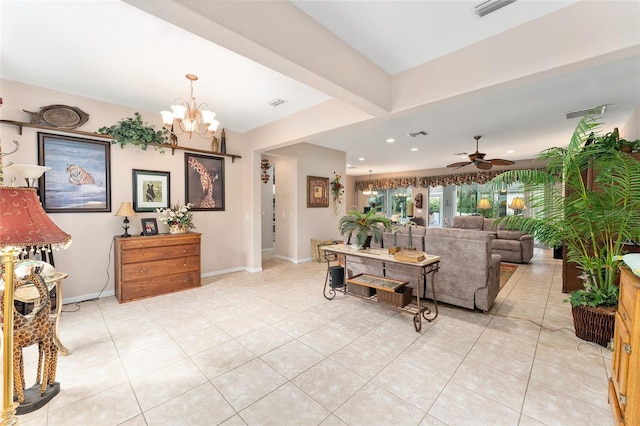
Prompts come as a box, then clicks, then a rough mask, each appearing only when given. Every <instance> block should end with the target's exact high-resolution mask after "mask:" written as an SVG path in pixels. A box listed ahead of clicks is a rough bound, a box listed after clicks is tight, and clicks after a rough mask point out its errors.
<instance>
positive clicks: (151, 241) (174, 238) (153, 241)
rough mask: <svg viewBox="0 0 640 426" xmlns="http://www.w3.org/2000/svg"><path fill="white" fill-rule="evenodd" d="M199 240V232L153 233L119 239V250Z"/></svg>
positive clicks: (167, 245)
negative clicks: (177, 233)
mask: <svg viewBox="0 0 640 426" xmlns="http://www.w3.org/2000/svg"><path fill="white" fill-rule="evenodd" d="M194 242H198V243H199V242H200V234H196V233H186V234H179V235H155V236H147V237H141V238H121V239H119V243H118V245H119V247H120V250H135V249H149V248H154V247H161V248H163V249H164V248H166V247H169V246H174V245H182V244H193V243H194Z"/></svg>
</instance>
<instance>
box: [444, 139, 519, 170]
mask: <svg viewBox="0 0 640 426" xmlns="http://www.w3.org/2000/svg"><path fill="white" fill-rule="evenodd" d="M481 137H482V136H474V137H473V138H474V139H475V140H476V152H474V153H473V154H469V161H460V162H458V163H453V164H448V165H447V167H456V168H460V167H464V166H466V165H469V164H475V166H476V167H477V168H479V169H480V170H490V169H491V168H492V167H493V166H510V165H512V164H516V162H515V161H511V160H503V159H500V158H494V159H492V160H485V159H484V156H485V155H487V154H485V153H484V152H480V151H478V141H479V140H480V138H481Z"/></svg>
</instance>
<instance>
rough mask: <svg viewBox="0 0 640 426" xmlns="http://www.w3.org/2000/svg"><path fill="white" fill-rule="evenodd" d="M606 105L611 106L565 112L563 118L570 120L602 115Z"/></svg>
mask: <svg viewBox="0 0 640 426" xmlns="http://www.w3.org/2000/svg"><path fill="white" fill-rule="evenodd" d="M607 105H611V104H605V105H601V106H597V107H592V108H585V109H579V110H577V111H571V112H567V113H565V116H566V117H567V120H571V119H572V118H579V117H584V116H585V115H587V114H604V112H605V110H606V109H607Z"/></svg>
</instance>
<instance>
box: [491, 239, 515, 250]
mask: <svg viewBox="0 0 640 426" xmlns="http://www.w3.org/2000/svg"><path fill="white" fill-rule="evenodd" d="M491 249H492V250H494V251H496V250H506V251H517V252H518V253H520V250H521V249H522V248H521V245H520V241H519V240H506V239H497V240H493V241H492V242H491Z"/></svg>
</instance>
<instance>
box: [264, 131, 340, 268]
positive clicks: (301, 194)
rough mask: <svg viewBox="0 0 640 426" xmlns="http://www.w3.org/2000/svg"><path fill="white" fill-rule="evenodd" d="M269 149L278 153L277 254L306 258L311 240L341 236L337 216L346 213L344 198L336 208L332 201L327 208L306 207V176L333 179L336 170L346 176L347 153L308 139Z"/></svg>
mask: <svg viewBox="0 0 640 426" xmlns="http://www.w3.org/2000/svg"><path fill="white" fill-rule="evenodd" d="M269 153H270V154H271V155H272V156H274V157H275V172H276V250H275V251H276V256H278V257H281V258H285V259H289V260H292V261H294V262H302V261H307V260H309V259H311V240H312V239H324V240H326V239H331V238H338V237H339V236H340V233H339V232H338V220H339V219H340V217H342V216H344V214H345V202H344V201H343V203H342V204H339V205H338V208H337V211H334V208H333V205H332V204H331V203H332V201H330V203H329V207H328V208H326V207H313V208H309V207H307V176H320V177H327V178H329V179H332V178H333V173H334V172H335V173H338V174H340V175H341V176H343V177H344V176H345V174H346V173H345V171H346V154H345V152H343V151H336V150H333V149H327V148H322V147H318V146H315V145H311V144H307V143H300V144H296V145H292V146H289V147H286V148H280V149H276V150H273V151H270V152H269ZM330 198H331V197H330ZM343 199H344V196H343Z"/></svg>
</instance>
